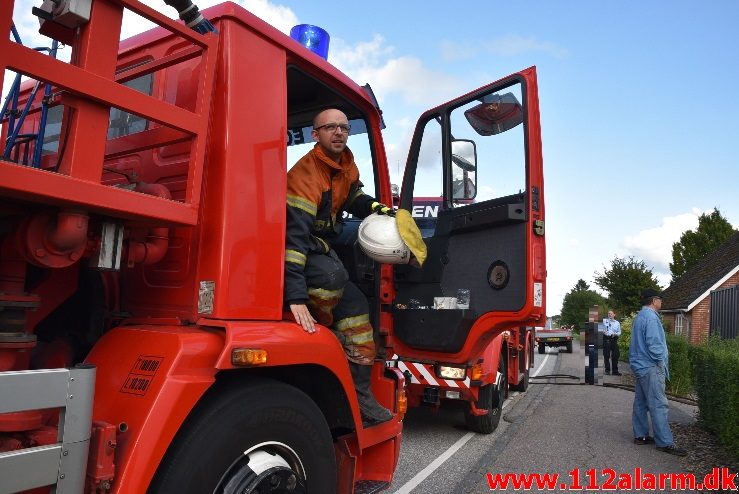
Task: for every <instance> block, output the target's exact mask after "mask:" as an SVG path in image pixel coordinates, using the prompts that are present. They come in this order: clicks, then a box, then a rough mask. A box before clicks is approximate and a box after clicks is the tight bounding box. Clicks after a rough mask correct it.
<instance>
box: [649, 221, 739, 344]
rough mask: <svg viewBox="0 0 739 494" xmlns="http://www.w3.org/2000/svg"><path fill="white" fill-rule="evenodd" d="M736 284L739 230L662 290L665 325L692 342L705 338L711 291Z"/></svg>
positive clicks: (709, 315)
mask: <svg viewBox="0 0 739 494" xmlns="http://www.w3.org/2000/svg"><path fill="white" fill-rule="evenodd" d="M737 285H739V233H735V234H734V235H733V236H732V237H730V238H729V239H728V240H727V241H726V242H724V243H723V244H721V245H720V246H718V247H717V248H716V250H714V251H713V252H711V253H710V254H708V255H707V256H706V257H705V258H704V259H702V260H701V261H700V262H699V263H698V264H696V265H695V266H693V267H692V268H690V269H689V270H688V271H686V272H685V273H684V274H683V275H682V276H681V277H680V278H678V279H677V280H675V281H674V282H673V283H672V284H671V285H670V286H668V287H667V288H666V289H665V291H664V294H663V295H664V296H663V299H662V310H661V311H660V312H661V314H662V316H663V318H664V321H665V326H666V327H667V328H668V331H669V332H670V333H673V334H678V335H684V336H685V337H686V338H688V340H689V341H690V342H691V343H699V342H701V341H704V340H705V339H706V338H707V337H708V334H709V331H710V321H711V293H712V292H715V291H717V290H723V289H726V288H729V287H733V286H737Z"/></svg>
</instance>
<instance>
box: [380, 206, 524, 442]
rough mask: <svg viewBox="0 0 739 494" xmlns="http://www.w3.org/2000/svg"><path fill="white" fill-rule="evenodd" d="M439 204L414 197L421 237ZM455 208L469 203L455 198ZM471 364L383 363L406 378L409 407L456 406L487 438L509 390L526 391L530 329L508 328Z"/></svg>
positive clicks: (431, 223)
mask: <svg viewBox="0 0 739 494" xmlns="http://www.w3.org/2000/svg"><path fill="white" fill-rule="evenodd" d="M442 203H443V198H441V197H416V198H414V200H413V209H412V211H411V214H412V216H413V217H414V218H415V219H416V222H417V224H418V226H419V228H420V230H421V233H422V234H423V235H424V236H426V237H428V236H433V234H434V230H435V228H436V218H437V216H438V214H439V210H440V208H441V205H442ZM459 204H471V201H470V200H460V201H459ZM463 302H464V301H463ZM473 362H474V363H473V364H472V365H471V366H469V365H467V366H460V365H454V364H448V363H444V362H427V361H412V360H399V359H398V356H397V355H393V356H392V359H390V360H388V361H387V365H388V366H390V367H397V368H398V369H400V370H401V371H402V372H403V374H404V375H405V379H406V395H407V397H408V406H409V407H418V406H427V407H432V408H434V409H438V408H439V407H440V406H441V405H442V404H443V403H446V404H449V405H454V404H458V403H460V404H462V406H463V411H464V417H465V422H466V424H467V427H468V428H469V429H470V430H472V431H475V432H481V433H484V434H489V433H491V432H493V431H494V430H495V428H496V427H497V426H498V422H499V421H500V416H501V414H502V410H503V402H504V401H505V398H506V396H507V393H508V390H509V387H510V389H513V390H517V391H526V389H527V388H528V384H529V369H530V368H531V367H532V366H533V365H534V344H533V329H532V328H531V327H520V328H519V327H513V328H510V329H509V330H506V331H504V332H503V333H501V334H499V335H498V336H496V337H495V338H493V339H492V340H491V341H490V343H488V345H487V346H486V347H485V349H484V350H483V351H482V352H481V353H480V355H479V356H478V357H477V358H476V359H473Z"/></svg>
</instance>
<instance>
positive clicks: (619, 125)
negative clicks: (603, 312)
mask: <svg viewBox="0 0 739 494" xmlns="http://www.w3.org/2000/svg"><path fill="white" fill-rule="evenodd" d="M38 3H40V2H32V1H30V0H16V6H15V12H16V15H15V20H16V23H17V24H18V26H19V29H21V30H22V31H24V32H28V28H30V27H33V25H34V23H35V19H33V18H32V17H31V16H30V15H29V14H26V13H25V12H30V9H31V7H32V6H33V5H36V4H38ZM144 3H147V4H148V5H150V6H153V7H155V8H157V9H159V10H161V11H162V12H164V13H166V14H168V15H170V16H175V15H176V12H175V11H174V9H171V8H169V7H166V6H165V5H164V3H163V2H162V1H154V0H147V1H145V2H144ZM196 3H197V4H198V6H199V7H201V9H202V8H205V7H207V6H210V5H213V4H215V3H218V2H216V1H211V0H207V1H199V2H196ZM236 3H240V4H241V5H242V6H244V7H245V8H246V9H247V10H250V11H251V12H252V13H254V14H256V15H257V16H259V17H261V18H262V19H264V20H265V21H267V22H269V23H270V24H272V25H273V26H275V27H277V28H278V29H280V30H282V31H283V32H289V30H290V28H291V27H292V26H294V25H295V24H300V23H307V24H314V25H318V26H321V27H323V28H324V29H326V30H327V31H328V32H329V33H330V35H331V43H330V48H329V57H328V60H329V62H331V63H332V64H334V65H335V66H336V67H338V68H339V69H341V70H342V71H343V72H344V73H346V74H347V75H349V76H350V77H351V78H352V79H354V80H355V81H356V82H357V83H359V84H364V83H370V84H371V86H372V88H373V90H374V92H375V94H376V96H377V98H378V100H379V103H380V106H381V107H382V109H383V116H384V119H385V122H386V124H387V128H386V129H385V130H384V131H383V138H384V141H385V144H386V151H387V154H388V162H389V164H390V169H391V170H390V171H391V178H392V180H393V182H394V183H400V177H401V176H402V171H403V166H404V162H405V159H406V156H407V152H408V142H409V140H410V136H411V133H412V131H413V127H414V126H415V122H416V120H417V118H418V117H419V116H420V114H421V113H423V111H425V110H426V109H428V108H431V107H434V106H436V105H438V104H439V103H442V102H444V101H447V100H450V99H452V98H454V97H456V96H458V95H460V94H463V93H466V92H468V91H469V90H472V89H475V88H477V87H479V86H482V85H485V84H487V83H490V82H492V81H495V80H498V79H500V78H502V77H505V76H507V75H509V74H511V73H514V72H517V71H519V70H521V69H524V68H527V67H530V66H536V68H537V73H538V83H539V103H540V113H541V127H542V140H543V155H544V173H545V192H544V197H545V204H546V242H547V313H548V315H550V316H552V315H556V314H558V313H559V312H560V310H561V306H562V300H563V298H564V295H565V294H566V293H567V292H568V291H570V290H571V289H572V288H573V287H574V285H575V283H576V282H577V281H578V280H579V279H584V280H585V281H586V282H588V283H589V284H590V285H591V287H592V288H597V287H595V286H594V283H593V278H594V275H595V274H596V273H598V272H603V270H604V269H606V268H607V267H609V266H610V263H611V261H612V260H613V259H614V257H616V256H618V257H622V258H623V257H626V256H634V257H636V258H637V259H640V260H643V261H644V262H645V263H646V265H647V266H648V267H649V268H650V269H652V271H653V273H654V274H655V276H656V278H657V279H658V280H659V281H660V283H661V284H662V286H663V287H666V286H667V285H668V284H669V280H670V272H669V263H670V262H671V259H672V257H671V248H672V244H673V243H674V242H676V241H678V240H679V238H680V235H681V234H682V233H683V232H684V231H686V230H689V229H695V228H696V226H697V224H698V216H699V215H700V214H701V213H704V212H710V211H712V210H713V208H714V207H716V208H718V209H719V210H720V211H721V213H722V214H723V215H724V217H725V218H727V219H728V220H729V222H730V223H732V225H733V226H734V227H735V228H736V227H739V192H738V191H737V189H739V166H738V165H739V158H738V157H739V137H738V136H737V131H738V130H739V63H737V60H739V30H738V29H736V24H737V22H739V2H737V1H736V0H711V1H705V2H699V1H686V0H670V1H667V0H661V1H657V0H642V1H636V0H624V1H620V2H593V1H592V0H589V1H580V0H568V1H553V0H526V1H521V2H498V1H491V0H486V1H478V0H468V1H467V2H463V3H456V4H452V3H451V2H438V1H437V2H434V1H430V2H423V3H422V2H418V1H412V0H411V1H407V2H398V1H392V2H391V1H387V0H375V1H373V2H368V3H367V2H365V3H359V2H357V3H354V2H338V3H337V2H326V1H321V0H316V1H313V2H303V1H297V0H294V1H277V0H275V1H267V0H239V1H237V2H236ZM146 28H147V26H146V24H144V23H143V22H141V19H140V18H139V19H135V18H133V17H128V18H127V19H126V20H125V25H124V33H125V34H124V35H126V36H127V35H132V34H134V33H136V32H140V31H142V30H145V29H146ZM28 39H30V40H31V41H26V42H27V43H33V42H36V41H37V39H36V38H32V37H31V38H28ZM38 42H40V40H39V41H38ZM7 79H8V77H7V75H6V82H5V84H4V86H3V87H4V91H7V87H8V85H9V82H7Z"/></svg>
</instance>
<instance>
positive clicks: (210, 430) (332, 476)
mask: <svg viewBox="0 0 739 494" xmlns="http://www.w3.org/2000/svg"><path fill="white" fill-rule="evenodd" d="M244 379H246V378H244ZM233 384H236V385H233ZM277 482H279V484H278V485H277V488H275V483H277ZM288 486H289V487H292V489H289V488H288ZM280 488H281V489H280ZM269 489H273V490H269ZM288 490H289V491H290V492H294V493H325V492H334V491H335V490H336V463H335V457H334V448H333V441H332V439H331V433H330V431H329V428H328V424H327V423H326V419H325V418H324V416H323V414H322V413H321V411H320V409H319V408H318V406H317V405H316V404H315V403H314V402H313V400H311V399H310V398H309V397H308V396H307V395H306V394H305V393H303V392H302V391H300V390H298V389H296V388H293V387H292V386H288V385H286V384H284V383H282V382H279V381H273V380H269V379H258V380H255V381H253V382H251V383H249V384H248V385H240V386H239V385H238V383H231V385H230V386H229V387H227V388H221V389H220V390H218V391H216V394H215V396H211V397H210V398H208V399H206V400H205V401H204V402H203V403H202V404H200V405H198V407H197V408H196V410H195V411H194V412H193V413H192V414H191V416H190V417H189V418H188V420H187V421H186V423H185V425H184V426H183V428H182V430H181V431H180V432H179V433H178V435H177V437H176V438H175V441H174V442H173V444H172V446H170V448H169V450H168V451H167V454H166V455H165V457H164V459H163V460H162V463H161V464H160V466H159V469H158V471H157V474H156V476H155V478H154V482H153V483H152V486H151V487H150V488H149V490H148V492H149V493H161V494H169V493H175V492H176V493H178V494H205V493H214V494H216V493H217V494H237V493H238V494H248V493H255V494H256V493H257V492H287V491H288Z"/></svg>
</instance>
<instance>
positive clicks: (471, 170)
mask: <svg viewBox="0 0 739 494" xmlns="http://www.w3.org/2000/svg"><path fill="white" fill-rule="evenodd" d="M452 180H453V181H452V199H455V200H469V199H474V198H475V196H476V195H477V148H476V146H475V142H474V141H470V140H468V139H455V140H453V141H452Z"/></svg>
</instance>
